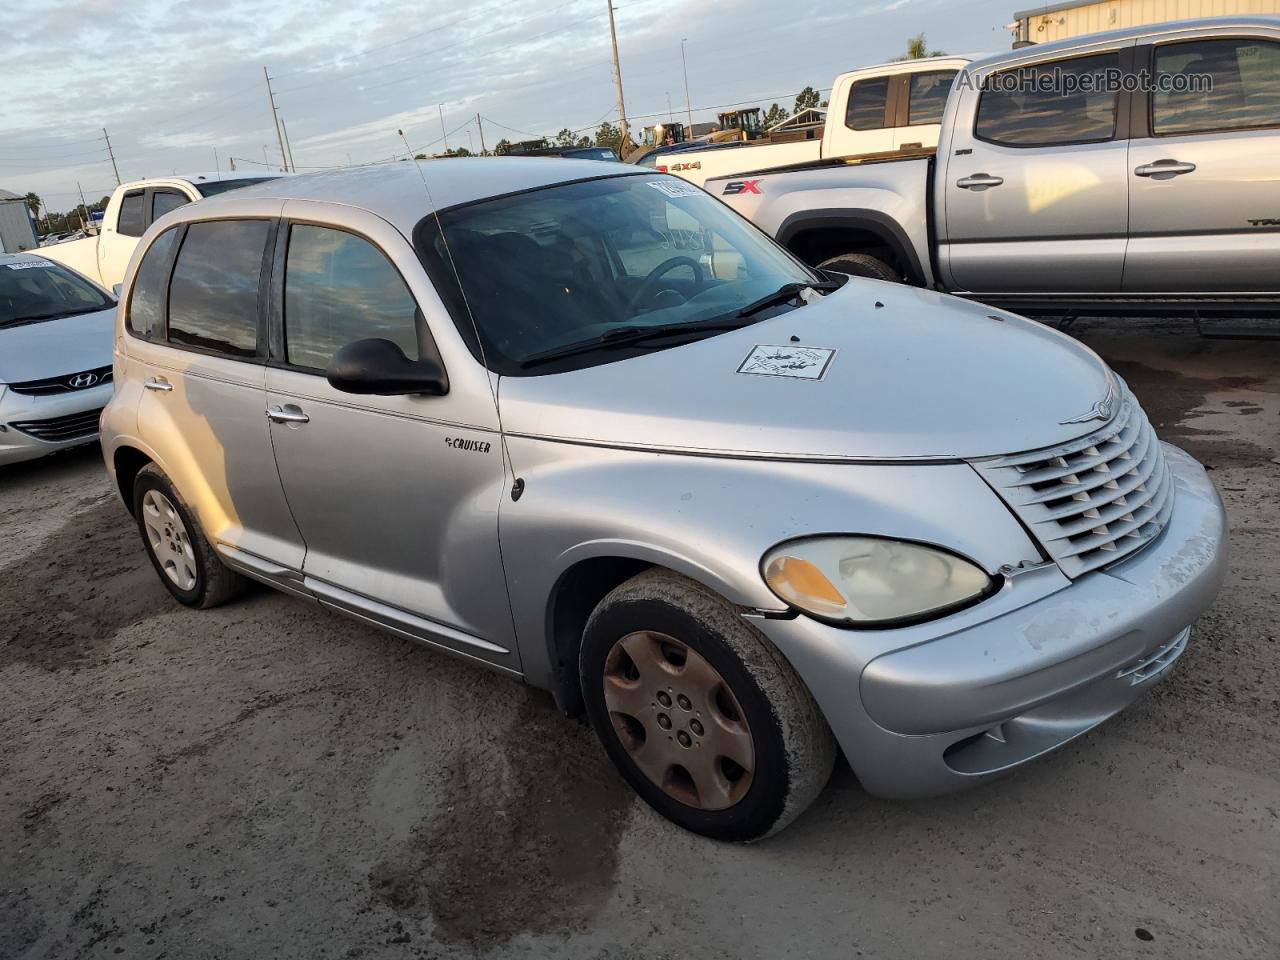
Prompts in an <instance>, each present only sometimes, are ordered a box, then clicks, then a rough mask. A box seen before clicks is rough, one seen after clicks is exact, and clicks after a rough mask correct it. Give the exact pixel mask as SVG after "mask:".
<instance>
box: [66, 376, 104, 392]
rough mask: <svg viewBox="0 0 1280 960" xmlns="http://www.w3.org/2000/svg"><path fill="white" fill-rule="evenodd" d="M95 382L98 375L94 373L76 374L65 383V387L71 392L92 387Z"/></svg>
mask: <svg viewBox="0 0 1280 960" xmlns="http://www.w3.org/2000/svg"><path fill="white" fill-rule="evenodd" d="M97 382H98V375H97V374H96V373H77V374H76V375H75V376H74V377H72V378H71V379H70V380H68V381H67V386H69V387H70V388H71V389H72V390H84V389H86V388H87V387H92V386H93V385H94V384H95V383H97Z"/></svg>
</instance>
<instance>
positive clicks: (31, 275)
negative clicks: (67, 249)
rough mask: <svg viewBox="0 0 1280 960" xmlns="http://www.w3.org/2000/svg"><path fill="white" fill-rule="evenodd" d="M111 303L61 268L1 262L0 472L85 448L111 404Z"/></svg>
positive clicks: (28, 259)
mask: <svg viewBox="0 0 1280 960" xmlns="http://www.w3.org/2000/svg"><path fill="white" fill-rule="evenodd" d="M114 328H115V301H114V300H112V298H111V297H110V295H108V294H107V292H106V291H105V290H103V289H102V288H101V287H99V286H97V284H94V283H92V282H91V281H89V280H87V279H86V278H84V277H82V276H81V275H80V274H78V273H76V272H74V271H72V270H69V269H67V268H66V267H64V266H62V265H61V264H57V263H54V262H53V261H51V260H46V259H45V258H44V257H40V256H35V255H32V254H0V465H2V464H7V463H17V462H19V461H22V460H33V459H35V458H37V457H43V456H45V455H47V454H50V453H55V452H57V451H59V450H65V449H67V448H69V447H74V446H78V445H80V444H84V443H91V442H92V441H94V440H96V439H97V437H98V417H99V415H100V414H101V413H102V408H103V407H105V406H106V405H107V401H108V400H110V399H111V337H112V334H113V331H114Z"/></svg>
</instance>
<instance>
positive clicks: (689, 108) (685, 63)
mask: <svg viewBox="0 0 1280 960" xmlns="http://www.w3.org/2000/svg"><path fill="white" fill-rule="evenodd" d="M688 42H689V38H688V37H681V38H680V65H681V66H682V67H684V108H685V110H687V111H688V112H689V133H688V136H690V137H692V136H693V107H692V106H691V104H692V102H693V101H691V100H690V99H689V61H688V60H686V59H685V56H684V45H685V44H686V43H688Z"/></svg>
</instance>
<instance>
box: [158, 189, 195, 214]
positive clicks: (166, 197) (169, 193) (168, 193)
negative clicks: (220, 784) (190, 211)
mask: <svg viewBox="0 0 1280 960" xmlns="http://www.w3.org/2000/svg"><path fill="white" fill-rule="evenodd" d="M187 203H190V201H189V200H188V199H187V198H186V197H185V196H184V195H183V194H181V193H179V192H178V191H177V190H153V191H152V193H151V219H152V220H153V221H155V220H159V219H160V218H161V217H163V216H164V215H165V214H166V213H168V212H169V211H170V210H177V209H178V208H179V207H181V206H185V205H186V204H187Z"/></svg>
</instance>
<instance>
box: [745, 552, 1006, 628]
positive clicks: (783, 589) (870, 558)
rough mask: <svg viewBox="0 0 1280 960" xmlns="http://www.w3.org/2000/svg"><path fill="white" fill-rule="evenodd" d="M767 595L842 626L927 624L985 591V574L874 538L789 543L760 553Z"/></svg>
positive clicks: (951, 558)
mask: <svg viewBox="0 0 1280 960" xmlns="http://www.w3.org/2000/svg"><path fill="white" fill-rule="evenodd" d="M762 567H763V570H764V579H765V583H767V584H768V585H769V589H770V590H772V591H773V592H774V593H776V594H777V595H778V596H779V597H781V598H782V599H783V600H785V601H786V602H787V603H789V604H790V605H791V606H793V607H796V608H797V609H799V610H803V611H804V612H805V613H808V614H811V615H813V616H815V617H818V618H819V619H822V620H827V621H830V622H832V623H836V624H841V625H849V626H867V627H870V626H887V625H890V624H893V623H897V622H901V621H905V620H919V619H926V618H928V617H931V616H937V615H939V614H941V613H943V612H945V611H947V610H951V609H953V608H955V607H959V606H963V605H964V604H967V603H970V602H971V601H973V600H976V599H978V598H979V597H982V596H983V595H984V594H986V593H987V592H988V591H990V590H991V588H992V586H993V582H992V580H991V578H990V577H989V576H987V574H986V572H985V571H983V570H982V569H980V568H979V567H976V566H974V565H973V564H972V563H970V562H969V561H968V560H964V559H962V558H960V557H957V556H956V555H955V554H951V553H947V552H946V551H944V550H939V549H937V548H936V547H926V546H924V545H923V544H919V543H908V542H906V541H902V540H884V539H879V538H876V537H843V536H822V537H808V538H806V539H803V540H792V541H790V542H788V543H783V544H780V545H779V546H776V547H774V548H773V549H772V550H770V551H769V552H768V553H767V554H765V557H764V561H763V563H762Z"/></svg>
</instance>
